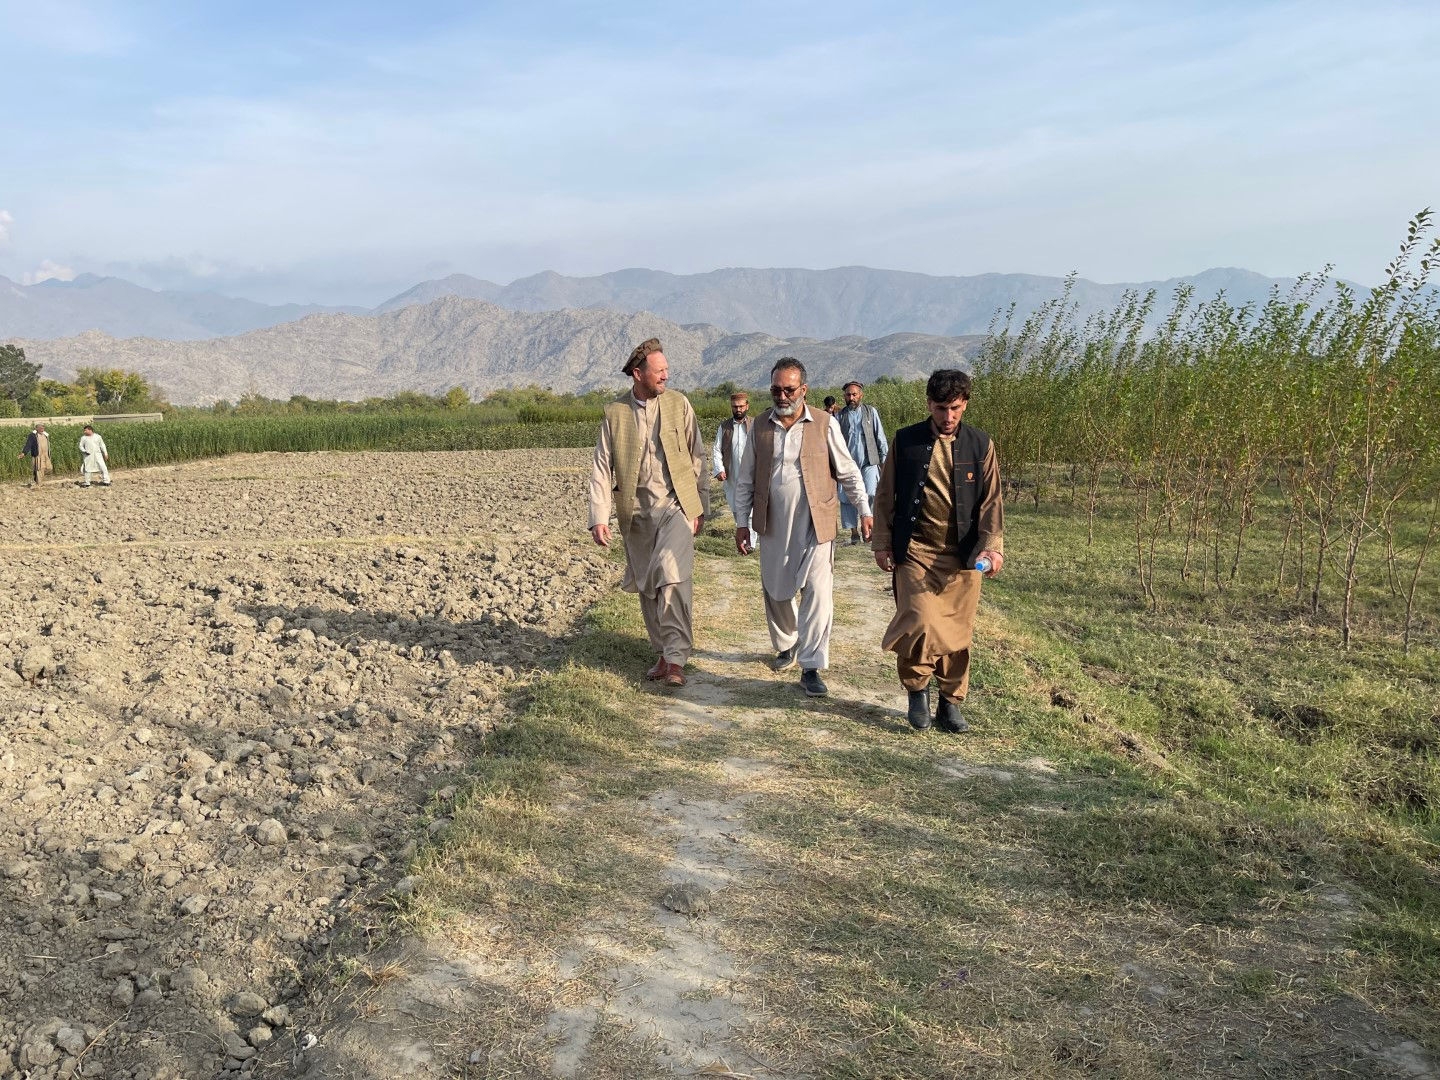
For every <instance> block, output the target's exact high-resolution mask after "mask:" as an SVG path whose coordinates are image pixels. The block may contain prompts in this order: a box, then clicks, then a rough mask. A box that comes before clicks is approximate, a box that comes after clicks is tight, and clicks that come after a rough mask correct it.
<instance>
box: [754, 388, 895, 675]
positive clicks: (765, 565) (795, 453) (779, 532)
mask: <svg viewBox="0 0 1440 1080" xmlns="http://www.w3.org/2000/svg"><path fill="white" fill-rule="evenodd" d="M766 416H769V421H768V422H769V423H771V424H773V425H774V427H775V452H774V456H773V457H772V458H771V462H770V476H769V477H768V482H769V484H770V508H769V510H768V511H767V514H768V522H767V524H768V528H769V531H768V532H767V533H766V534H765V537H764V540H765V542H764V544H763V545H762V546H761V548H760V583H761V585H762V586H763V587H764V590H765V616H766V622H767V623H768V624H769V627H770V642H771V644H773V645H774V646H775V651H776V652H777V653H780V652H784V651H785V650H786V649H789V648H797V650H798V651H797V653H796V657H795V659H796V661H797V662H798V663H799V665H800V667H801V668H803V669H805V670H807V671H818V670H820V669H822V668H826V667H829V666H830V632H831V630H832V629H833V628H834V625H835V592H834V588H835V541H833V540H829V541H826V542H825V543H823V544H821V543H819V542H818V540H817V538H816V536H815V523H814V521H813V520H812V519H811V516H810V500H809V499H808V498H807V497H806V494H805V481H804V479H803V478H802V477H801V475H800V443H801V440H802V438H803V437H804V425H805V424H813V423H815V421H814V420H812V419H811V418H810V414H809V413H808V412H806V413H804V414H802V416H801V418H800V419H799V420H797V421H796V422H795V423H794V424H793V425H792V426H791V427H789V428H788V429H787V428H786V427H785V426H784V425H783V424H781V423H780V421H779V420H778V419H777V418H775V417H774V416H773V415H770V414H769V413H767V414H766ZM765 422H767V421H766V417H764V416H762V417H761V418H760V419H758V420H757V421H756V423H757V424H761V423H765ZM827 432H828V438H827V439H826V442H827V444H828V448H829V451H830V464H831V467H832V468H833V469H834V471H835V479H836V481H838V482H839V484H840V487H841V488H843V489H844V491H845V495H846V497H847V498H849V499H850V501H851V502H853V503H854V504H855V507H856V508H857V509H858V510H859V511H860V516H861V517H869V516H870V498H869V496H868V495H866V494H865V480H864V478H863V477H862V476H861V474H860V469H859V467H858V466H857V465H856V464H855V459H854V458H852V457H851V456H850V451H849V450H848V449H847V448H846V446H845V442H844V435H842V434H841V432H840V425H839V424H837V423H835V422H834V421H833V420H832V421H831V422H830V423H829V424H828V425H827ZM826 479H827V481H828V479H829V478H828V477H827V478H826ZM760 482H764V481H763V480H762V479H761V478H758V477H756V476H755V442H754V440H753V439H752V440H751V442H750V445H749V446H747V447H746V448H745V459H744V461H743V463H742V464H741V467H740V476H739V478H738V480H737V481H736V484H735V505H734V507H733V509H734V511H735V524H736V526H737V527H740V528H746V529H748V528H749V527H750V513H751V510H752V509H753V508H754V505H755V484H756V483H760ZM802 594H803V595H802Z"/></svg>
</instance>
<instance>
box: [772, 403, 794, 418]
mask: <svg viewBox="0 0 1440 1080" xmlns="http://www.w3.org/2000/svg"><path fill="white" fill-rule="evenodd" d="M799 407H800V403H799V402H798V401H787V402H786V403H785V404H784V405H776V406H775V415H776V416H794V415H795V410H796V409H798V408H799Z"/></svg>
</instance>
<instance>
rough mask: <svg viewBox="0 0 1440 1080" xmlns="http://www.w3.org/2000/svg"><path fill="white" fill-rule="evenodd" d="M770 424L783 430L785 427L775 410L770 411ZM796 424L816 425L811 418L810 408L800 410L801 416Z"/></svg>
mask: <svg viewBox="0 0 1440 1080" xmlns="http://www.w3.org/2000/svg"><path fill="white" fill-rule="evenodd" d="M770 422H771V423H772V424H774V425H775V426H776V427H782V428H783V427H784V426H785V425H784V424H782V423H781V422H780V417H779V416H778V415H777V414H776V413H775V411H774V410H773V409H772V410H771V411H770ZM795 423H797V424H811V423H814V420H813V419H812V418H811V416H810V410H809V408H802V409H801V410H800V415H799V416H798V417H797V418H796V420H795Z"/></svg>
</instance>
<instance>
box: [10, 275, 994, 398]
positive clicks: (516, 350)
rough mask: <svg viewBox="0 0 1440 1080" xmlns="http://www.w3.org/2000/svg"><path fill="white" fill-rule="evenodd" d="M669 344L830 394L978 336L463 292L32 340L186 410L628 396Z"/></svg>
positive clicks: (696, 361) (696, 374) (41, 358)
mask: <svg viewBox="0 0 1440 1080" xmlns="http://www.w3.org/2000/svg"><path fill="white" fill-rule="evenodd" d="M649 337H659V338H660V339H661V341H662V342H663V343H664V346H665V354H666V356H667V357H668V359H669V360H670V370H671V372H672V373H673V374H672V383H673V385H675V386H676V387H695V386H713V385H716V384H717V383H721V382H724V381H726V380H730V381H733V382H735V383H738V384H739V385H742V386H753V385H758V384H759V383H760V382H761V381H762V380H763V379H764V378H765V373H766V372H767V371H769V369H770V366H771V365H772V364H773V363H774V362H775V361H776V360H778V359H779V358H780V357H781V356H784V355H790V356H797V357H799V358H800V360H801V361H802V362H803V363H804V364H805V365H806V367H807V368H808V369H809V371H810V378H811V381H812V382H813V383H814V384H815V385H817V386H822V385H838V384H839V383H840V382H843V381H844V380H846V379H852V378H856V379H860V380H861V381H862V382H870V381H873V380H874V379H876V378H878V377H879V376H881V375H893V376H896V377H898V378H907V379H908V378H916V377H918V376H922V375H926V374H928V373H929V372H930V371H931V370H933V369H934V368H936V367H955V366H959V365H961V364H963V363H964V361H965V360H966V359H967V358H968V357H969V356H970V355H971V354H972V353H973V352H974V350H975V348H976V347H977V346H978V345H979V343H980V341H981V340H982V339H981V338H979V337H936V336H930V335H924V334H890V335H887V336H885V337H882V338H879V339H875V340H870V339H866V338H863V337H858V336H849V337H839V338H834V339H831V340H826V341H820V340H815V339H813V338H779V337H775V336H772V335H769V334H760V333H749V334H734V333H727V332H726V331H724V330H721V329H719V328H717V327H714V326H708V325H703V324H700V325H697V324H691V325H688V326H679V325H676V324H675V323H673V322H670V321H668V320H666V319H662V318H661V317H660V316H658V315H655V314H652V313H650V312H644V311H642V312H639V313H637V314H625V313H621V312H615V311H605V310H602V309H598V308H590V309H586V310H564V311H550V312H523V311H509V310H506V309H505V308H502V307H499V306H497V305H495V304H491V303H487V302H485V301H483V300H468V299H462V298H459V297H454V296H447V297H442V298H440V299H438V300H433V301H431V302H430V303H428V304H415V305H410V306H407V307H402V308H399V309H397V310H394V311H388V312H384V313H382V314H379V315H348V314H331V313H325V314H315V315H309V316H306V317H305V318H303V319H300V320H298V321H296V322H291V323H286V324H284V325H281V326H273V327H267V328H264V329H260V330H252V331H250V332H249V333H247V334H242V335H239V336H236V337H229V338H211V339H207V340H201V341H163V340H159V339H153V338H125V339H117V338H114V337H111V336H110V335H108V334H103V333H100V332H98V331H88V332H86V333H84V334H80V335H78V336H76V337H70V338H63V339H58V340H33V339H31V340H21V341H20V342H19V344H21V345H22V346H23V347H24V349H25V352H26V355H27V356H28V358H29V359H30V360H32V361H35V362H39V363H41V364H43V365H44V371H45V374H46V375H47V376H50V377H63V376H66V375H68V374H70V373H72V372H73V371H74V370H75V369H76V368H78V367H85V366H91V367H94V366H99V367H107V368H108V367H119V368H125V369H127V370H130V371H139V372H141V373H143V374H144V375H145V376H146V377H148V378H149V379H151V380H152V381H153V382H155V383H157V384H158V385H159V386H161V387H162V388H163V389H164V390H165V391H166V392H167V393H168V395H169V397H170V400H171V401H174V402H176V403H177V404H208V403H211V402H213V401H215V400H216V399H218V398H226V399H229V400H232V401H233V400H235V399H236V398H239V397H240V396H241V395H243V394H246V393H252V392H254V393H260V394H264V395H265V396H267V397H276V398H288V397H290V396H291V395H292V394H305V395H307V396H310V397H322V398H342V399H358V398H364V397H370V396H379V395H386V394H391V393H394V392H395V391H398V390H419V391H422V392H426V393H439V392H442V391H444V390H446V389H448V388H450V387H452V386H463V387H465V388H466V389H467V390H468V391H469V392H470V393H471V395H472V396H478V395H480V394H482V393H484V392H485V391H488V390H493V389H496V388H498V387H502V386H526V385H531V384H538V385H542V386H549V387H551V388H553V389H554V390H556V391H560V392H565V391H586V390H592V389H597V388H603V387H612V386H613V387H615V388H616V389H617V390H618V389H619V388H620V387H621V385H622V384H624V383H625V382H626V380H625V378H624V377H623V376H622V375H621V374H620V367H621V366H622V364H623V363H624V361H625V357H626V356H628V355H629V352H630V350H631V349H632V348H633V347H634V345H635V343H636V342H638V341H643V340H645V339H646V338H649Z"/></svg>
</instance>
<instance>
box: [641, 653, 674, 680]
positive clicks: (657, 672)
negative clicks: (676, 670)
mask: <svg viewBox="0 0 1440 1080" xmlns="http://www.w3.org/2000/svg"><path fill="white" fill-rule="evenodd" d="M668 667H669V665H667V664H666V663H665V657H663V656H661V657H658V658H657V659H656V661H655V666H654V667H652V668H651V669H650V670H649V671H647V672H645V678H647V679H649V680H650V681H651V682H654V681H655V680H656V679H663V678H664V677H665V672H666V670H667V668H668Z"/></svg>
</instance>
